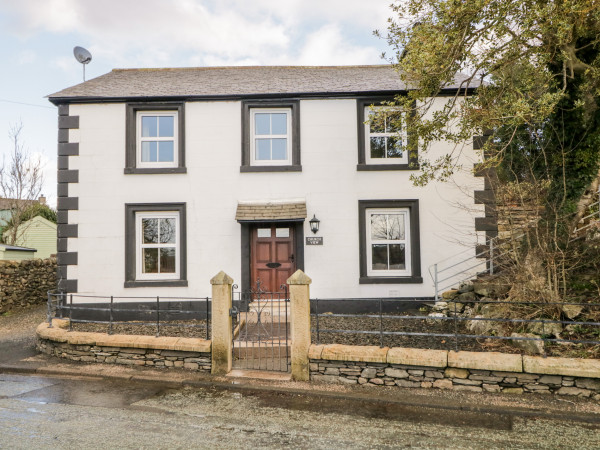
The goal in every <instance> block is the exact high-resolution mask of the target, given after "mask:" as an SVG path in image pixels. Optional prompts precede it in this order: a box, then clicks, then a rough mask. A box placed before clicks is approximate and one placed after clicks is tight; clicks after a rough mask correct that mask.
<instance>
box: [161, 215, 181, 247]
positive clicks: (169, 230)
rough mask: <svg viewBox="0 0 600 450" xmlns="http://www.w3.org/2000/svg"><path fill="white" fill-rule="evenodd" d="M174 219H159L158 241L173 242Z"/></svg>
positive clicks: (162, 242)
mask: <svg viewBox="0 0 600 450" xmlns="http://www.w3.org/2000/svg"><path fill="white" fill-rule="evenodd" d="M176 222H177V221H176V220H175V219H160V243H161V244H174V243H175V237H176V228H175V226H176Z"/></svg>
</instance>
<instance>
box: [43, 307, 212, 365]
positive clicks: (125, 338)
mask: <svg viewBox="0 0 600 450" xmlns="http://www.w3.org/2000/svg"><path fill="white" fill-rule="evenodd" d="M68 327H69V321H68V319H53V320H52V326H50V324H49V323H47V322H44V323H41V324H40V325H39V326H38V327H37V330H36V334H37V338H38V340H37V349H38V351H40V352H42V353H45V354H47V355H51V356H57V357H59V358H65V359H70V360H72V361H81V362H87V363H105V364H121V365H126V366H149V367H161V368H182V369H189V370H194V371H201V372H210V371H211V366H212V362H211V342H210V341H207V340H204V339H197V338H177V337H154V336H133V335H119V334H115V335H108V334H105V333H86V332H78V331H67V328H68Z"/></svg>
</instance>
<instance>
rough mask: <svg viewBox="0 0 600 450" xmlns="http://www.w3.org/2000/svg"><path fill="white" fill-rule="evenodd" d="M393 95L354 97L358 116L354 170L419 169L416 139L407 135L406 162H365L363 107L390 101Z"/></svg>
mask: <svg viewBox="0 0 600 450" xmlns="http://www.w3.org/2000/svg"><path fill="white" fill-rule="evenodd" d="M393 99H394V97H361V98H357V99H356V107H357V111H356V116H357V118H358V121H357V122H358V165H357V166H356V170H359V171H370V170H417V169H419V157H418V149H417V146H416V139H414V138H412V137H411V134H409V135H408V164H367V163H366V156H365V153H366V151H367V149H366V148H365V147H366V146H365V121H366V120H367V119H366V117H365V107H367V106H370V105H379V104H381V102H385V101H391V100H393Z"/></svg>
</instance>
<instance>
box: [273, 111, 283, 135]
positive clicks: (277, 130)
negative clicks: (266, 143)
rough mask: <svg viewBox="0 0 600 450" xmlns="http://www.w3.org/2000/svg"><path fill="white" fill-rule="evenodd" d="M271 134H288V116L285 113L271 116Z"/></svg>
mask: <svg viewBox="0 0 600 450" xmlns="http://www.w3.org/2000/svg"><path fill="white" fill-rule="evenodd" d="M271 133H272V134H287V114H285V113H275V114H271Z"/></svg>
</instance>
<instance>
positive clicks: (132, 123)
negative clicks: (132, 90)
mask: <svg viewBox="0 0 600 450" xmlns="http://www.w3.org/2000/svg"><path fill="white" fill-rule="evenodd" d="M138 111H177V135H178V139H177V142H178V147H177V161H178V167H164V168H163V167H156V168H154V167H153V168H138V167H136V161H137V156H136V155H137V150H136V146H137V131H136V124H137V120H136V115H137V112H138ZM125 126H126V131H125V134H126V138H125V140H126V143H125V170H124V173H126V174H154V173H186V172H187V169H186V167H185V103H184V102H156V103H127V113H126V118H125Z"/></svg>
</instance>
